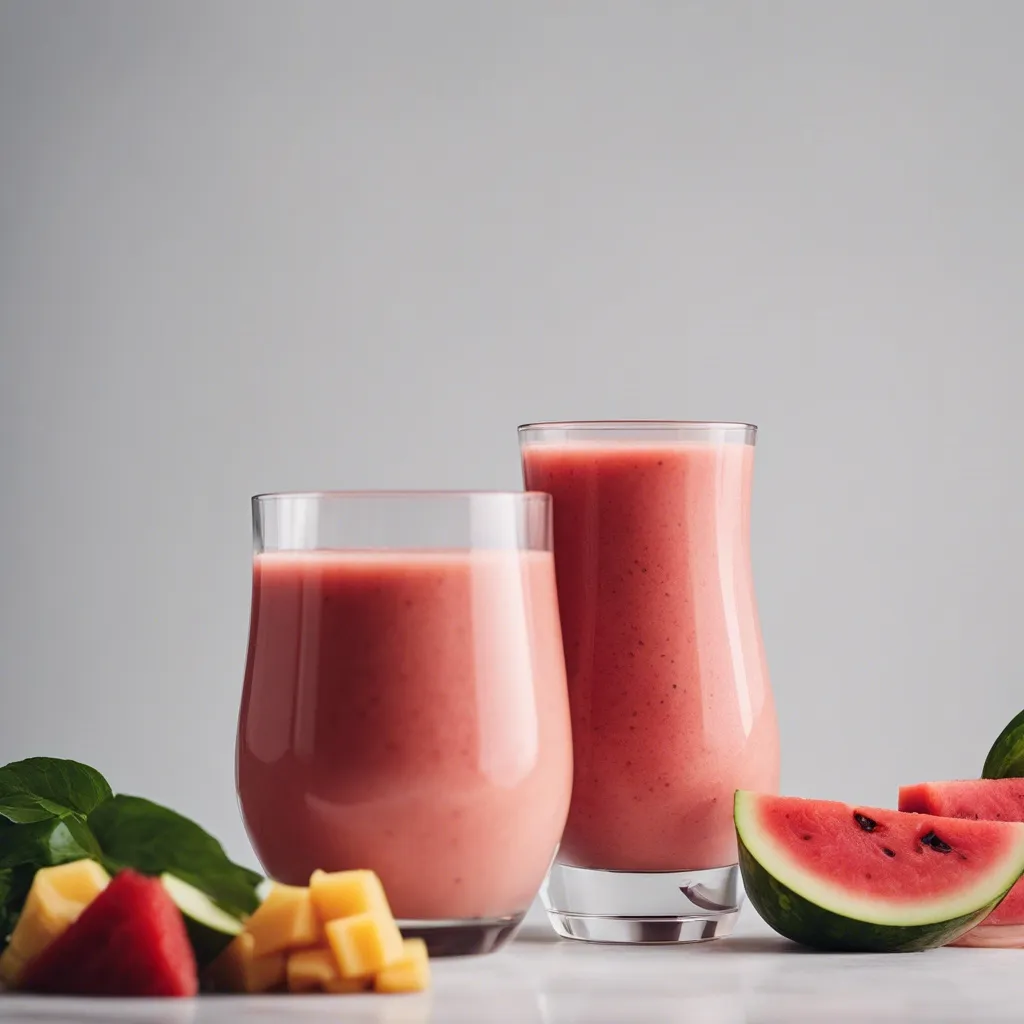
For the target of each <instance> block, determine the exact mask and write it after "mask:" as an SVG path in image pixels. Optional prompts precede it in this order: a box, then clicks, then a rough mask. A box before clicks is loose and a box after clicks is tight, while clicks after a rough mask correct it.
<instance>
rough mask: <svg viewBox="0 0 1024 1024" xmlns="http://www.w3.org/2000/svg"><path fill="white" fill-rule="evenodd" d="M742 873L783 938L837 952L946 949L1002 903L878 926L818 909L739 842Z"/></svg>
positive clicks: (749, 891)
mask: <svg viewBox="0 0 1024 1024" xmlns="http://www.w3.org/2000/svg"><path fill="white" fill-rule="evenodd" d="M738 845H739V853H740V871H741V873H742V875H743V885H744V888H745V889H746V891H747V899H749V900H750V902H751V904H753V907H754V909H755V910H756V911H757V912H758V913H759V914H760V915H761V917H762V918H764V920H765V922H766V923H767V924H768V925H770V926H771V927H772V928H773V929H774V930H775V931H777V932H778V933H779V934H780V935H783V936H785V938H787V939H792V941H793V942H798V943H800V945H802V946H811V947H813V948H815V949H822V950H826V951H829V952H833V953H919V952H921V951H922V950H926V949H934V948H935V947H936V946H944V945H946V944H947V943H949V942H952V941H953V940H954V939H957V938H959V937H960V936H961V935H963V934H964V932H967V931H970V930H971V928H973V927H974V926H975V925H976V924H978V923H979V922H980V921H983V920H984V919H985V918H986V917H987V916H988V914H989V912H990V911H991V910H992V908H993V907H995V906H996V905H997V904H998V903H999V900H1000V899H1002V897H999V899H996V900H993V901H992V902H991V903H989V904H986V905H985V906H984V907H983V908H982V909H981V910H979V911H977V913H974V914H968V915H966V916H964V917H957V918H954V919H953V920H951V921H942V922H940V923H938V924H926V925H909V926H906V927H904V926H902V925H900V926H895V925H880V924H869V923H867V922H865V921H855V920H853V919H851V918H849V917H842V916H841V915H839V914H834V913H832V911H830V910H826V909H825V908H824V907H819V906H817V905H815V904H814V903H811V902H810V901H809V900H805V899H804V898H803V897H802V896H799V895H797V894H796V893H795V892H793V890H792V889H789V888H787V887H786V886H785V885H783V884H782V883H781V882H778V881H776V879H774V878H772V876H771V875H769V874H768V872H767V871H765V870H764V868H762V867H761V865H760V864H758V862H757V861H756V860H755V859H754V858H753V856H751V854H750V851H749V850H748V849H747V848H746V846H744V844H743V840H742V839H739V843H738Z"/></svg>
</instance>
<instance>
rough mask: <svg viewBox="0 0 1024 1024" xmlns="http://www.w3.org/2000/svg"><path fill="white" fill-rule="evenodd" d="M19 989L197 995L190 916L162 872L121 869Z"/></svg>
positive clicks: (87, 993)
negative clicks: (187, 917)
mask: <svg viewBox="0 0 1024 1024" xmlns="http://www.w3.org/2000/svg"><path fill="white" fill-rule="evenodd" d="M20 987H21V988H23V989H26V990H27V991H30V992H49V993H53V994H55V995H82V996H194V995H195V994H196V989H197V983H196V960H195V956H194V954H193V953H192V947H191V945H189V941H188V934H187V933H186V931H185V923H184V921H183V920H182V918H181V914H180V913H179V912H178V908H177V907H176V906H175V905H174V901H173V900H172V899H171V897H170V896H168V895H167V891H166V890H165V889H164V887H163V885H161V884H160V881H159V880H158V879H156V878H144V877H143V876H142V875H138V874H136V873H135V872H134V871H122V872H121V873H120V874H118V876H117V877H116V878H115V879H114V880H113V881H112V882H111V883H110V885H108V886H107V888H106V889H104V891H103V892H102V893H100V895H99V896H97V897H96V898H95V899H94V900H93V901H92V903H90V904H89V905H88V906H87V907H86V908H85V910H84V911H83V912H82V914H81V916H80V917H79V918H78V920H77V921H75V923H74V924H73V925H71V927H70V928H68V930H67V931H65V932H64V933H63V934H62V935H61V936H60V937H59V938H58V939H56V940H55V941H54V942H53V943H52V944H51V945H49V946H48V947H47V948H46V949H45V950H43V952H42V953H40V954H39V956H38V957H37V958H36V959H35V960H33V961H32V962H31V963H30V964H29V966H28V968H27V970H26V971H25V975H24V978H23V979H22V983H21V986H20Z"/></svg>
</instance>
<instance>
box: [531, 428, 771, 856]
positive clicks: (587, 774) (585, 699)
mask: <svg viewBox="0 0 1024 1024" xmlns="http://www.w3.org/2000/svg"><path fill="white" fill-rule="evenodd" d="M753 455H754V449H753V446H752V445H749V444H729V443H721V444H693V443H683V442H679V443H671V444H662V443H659V444H657V445H648V444H642V443H634V442H621V443H616V442H596V441H595V442H586V441H582V442H570V443H567V444H548V443H539V444H528V445H526V446H525V447H524V449H523V460H524V472H525V476H526V484H527V487H528V488H529V489H530V490H534V491H548V492H550V493H551V494H552V495H553V496H554V529H555V559H556V564H557V573H558V595H559V602H560V607H561V618H562V632H563V635H564V638H565V656H566V667H567V671H568V682H569V699H570V705H571V709H572V729H573V743H574V756H575V779H574V783H573V794H572V805H571V807H570V811H569V819H568V822H567V824H566V829H565V833H564V835H563V838H562V845H561V848H560V850H559V860H560V861H562V862H564V863H568V864H573V865H577V866H580V867H590V868H607V869H618V870H626V871H662V870H683V869H697V868H709V867H718V866H724V865H727V864H733V863H735V862H736V857H737V853H736V837H735V831H734V828H733V822H732V800H733V794H734V792H735V790H736V789H754V790H762V791H774V790H775V789H776V788H777V786H778V771H779V752H778V734H777V727H776V720H775V708H774V704H773V701H772V695H771V689H770V686H769V681H768V672H767V669H766V666H765V659H764V652H763V648H762V644H761V635H760V627H759V625H758V618H757V610H756V606H755V601H754V589H753V584H752V580H751V567H750V548H749V529H750V492H751V482H752V476H753V465H754V462H753Z"/></svg>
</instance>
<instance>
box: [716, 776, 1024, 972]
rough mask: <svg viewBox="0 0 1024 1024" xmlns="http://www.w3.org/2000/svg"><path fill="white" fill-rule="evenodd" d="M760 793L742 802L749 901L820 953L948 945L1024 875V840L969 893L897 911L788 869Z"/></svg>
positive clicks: (739, 816) (739, 821) (739, 823)
mask: <svg viewBox="0 0 1024 1024" xmlns="http://www.w3.org/2000/svg"><path fill="white" fill-rule="evenodd" d="M757 797H758V794H756V793H749V792H744V791H739V792H737V793H736V799H735V821H736V835H737V839H738V846H739V863H740V871H741V873H742V876H743V884H744V887H745V889H746V892H747V898H748V899H749V900H750V902H751V903H752V904H753V906H754V909H755V910H756V911H757V912H758V913H759V914H760V915H761V917H762V918H763V919H764V920H765V922H766V923H767V924H768V925H769V926H770V927H772V928H773V929H774V930H775V931H777V932H778V933H779V934H780V935H783V936H785V937H786V938H787V939H791V940H792V941H793V942H798V943H800V944H801V945H804V946H810V947H813V948H815V949H822V950H830V951H833V952H846V953H912V952H919V951H922V950H926V949H934V948H936V947H937V946H943V945H946V944H947V943H949V942H953V941H954V940H955V939H957V938H959V937H960V936H961V935H963V934H964V933H965V932H967V931H969V930H970V929H971V928H973V927H974V926H975V925H976V924H978V923H979V922H980V921H982V920H984V919H985V918H986V917H987V916H988V915H989V914H990V913H991V912H992V910H993V909H994V908H995V907H996V906H997V905H998V904H999V902H1000V901H1001V900H1002V899H1003V897H1004V896H1005V895H1006V893H1007V892H1009V890H1010V889H1011V888H1012V887H1013V885H1014V883H1015V882H1016V881H1017V880H1018V879H1019V878H1020V877H1021V875H1022V874H1024V829H1022V830H1021V840H1020V841H1019V842H1018V843H1017V844H1016V846H1015V847H1014V848H1013V849H1012V850H1011V851H1010V852H1009V853H1008V855H1007V857H1006V858H1005V859H1004V860H1003V861H1002V862H1000V864H999V865H998V867H996V868H994V869H992V870H991V871H989V872H986V874H985V876H984V877H983V879H982V880H981V881H980V883H979V884H977V885H975V886H973V887H972V888H971V889H970V890H969V891H968V892H966V893H965V892H958V893H955V894H952V895H951V896H948V897H943V898H941V899H929V900H926V901H921V902H919V903H918V904H916V905H915V906H910V907H908V906H907V905H905V904H901V905H891V904H888V903H885V902H883V901H878V900H874V901H872V900H870V899H868V898H865V897H859V898H858V897H851V895H850V894H849V893H848V892H846V891H844V890H842V889H839V888H838V887H836V886H834V885H831V884H829V883H827V882H825V881H823V880H822V879H821V878H819V877H817V876H813V875H812V874H810V873H809V872H807V871H804V870H802V869H801V868H800V867H799V866H798V865H797V864H795V863H793V862H789V863H787V862H786V860H785V857H784V854H780V850H779V849H777V848H776V849H772V847H773V846H775V844H774V843H773V842H772V841H771V840H770V839H769V838H768V837H766V836H765V835H764V834H763V832H762V831H761V830H759V829H758V826H757V824H756V822H755V820H754V810H755V807H756V801H757Z"/></svg>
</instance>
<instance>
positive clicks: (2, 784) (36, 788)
mask: <svg viewBox="0 0 1024 1024" xmlns="http://www.w3.org/2000/svg"><path fill="white" fill-rule="evenodd" d="M111 796H113V793H112V792H111V789H110V786H109V785H108V784H107V780H106V779H105V778H103V776H102V775H100V773H99V772H98V771H96V769H95V768H90V767H89V766H88V765H85V764H79V763H78V762H77V761H68V760H64V759H62V758H57V757H30V758H27V759H26V760H24V761H12V762H11V763H10V764H6V765H4V766H3V767H2V768H0V815H2V816H3V817H5V818H7V819H8V820H9V821H21V822H25V821H26V819H25V818H24V814H25V812H26V810H30V811H31V810H32V806H34V807H35V812H36V813H38V814H42V813H43V812H44V811H49V814H50V816H51V817H60V816H61V814H62V812H63V811H75V812H77V813H78V814H81V815H86V814H89V813H90V812H92V811H93V810H94V809H95V808H96V807H98V806H99V805H100V804H101V803H103V802H104V801H105V800H109V799H110V798H111ZM32 798H35V804H34V805H32V806H29V807H26V801H29V802H30V801H31V799H32ZM27 820H33V821H41V820H44V819H43V818H41V817H38V816H37V817H35V818H30V819H27Z"/></svg>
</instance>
